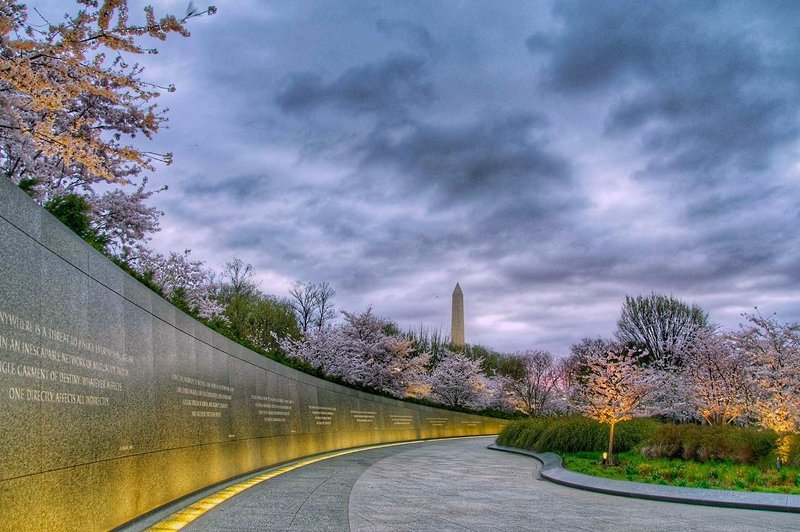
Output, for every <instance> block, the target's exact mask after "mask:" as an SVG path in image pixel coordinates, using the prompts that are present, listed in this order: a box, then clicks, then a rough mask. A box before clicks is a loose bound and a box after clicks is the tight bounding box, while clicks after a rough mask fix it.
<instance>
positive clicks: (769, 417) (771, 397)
mask: <svg viewBox="0 0 800 532" xmlns="http://www.w3.org/2000/svg"><path fill="white" fill-rule="evenodd" d="M745 318H746V320H747V322H748V323H747V324H743V325H742V328H741V330H740V331H739V333H738V334H737V335H735V337H734V339H735V344H736V347H737V349H738V350H739V351H740V352H741V353H742V354H743V356H744V357H746V359H747V360H748V362H749V370H750V374H751V375H752V387H753V391H754V396H753V401H752V411H753V414H754V415H755V417H756V419H757V420H758V422H759V424H761V425H762V426H764V427H767V428H770V429H772V430H774V431H775V432H777V433H778V434H780V435H781V442H779V453H780V454H782V456H781V458H782V459H784V460H785V459H786V454H787V453H788V449H786V446H787V445H788V437H787V436H788V435H789V434H790V433H792V432H798V431H800V324H798V323H793V324H781V323H779V322H778V321H777V320H776V319H775V318H774V317H773V316H770V317H766V318H765V317H763V316H761V315H760V314H758V313H756V314H746V315H745Z"/></svg>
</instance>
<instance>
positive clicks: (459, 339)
mask: <svg viewBox="0 0 800 532" xmlns="http://www.w3.org/2000/svg"><path fill="white" fill-rule="evenodd" d="M450 341H451V342H452V343H453V345H458V346H463V345H464V292H462V291H461V286H460V285H459V284H458V283H456V287H455V288H454V289H453V311H452V321H451V324H450Z"/></svg>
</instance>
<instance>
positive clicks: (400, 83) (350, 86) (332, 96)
mask: <svg viewBox="0 0 800 532" xmlns="http://www.w3.org/2000/svg"><path fill="white" fill-rule="evenodd" d="M431 95H432V90H431V85H430V84H429V83H428V82H427V80H426V78H425V61H424V60H422V59H420V58H418V57H414V56H409V55H393V56H390V57H388V58H386V59H384V60H383V61H380V62H373V63H368V64H365V65H362V66H358V67H353V68H350V69H348V70H346V71H345V72H344V73H342V75H340V76H339V77H338V78H336V79H335V80H333V81H331V82H328V83H326V82H325V81H324V80H323V78H322V77H321V76H319V75H318V74H315V73H298V74H292V75H291V77H290V78H289V81H288V83H287V84H286V86H285V87H284V88H282V89H281V90H280V91H279V92H278V94H277V95H276V96H275V103H276V104H277V105H278V106H279V107H280V108H281V110H283V111H284V112H291V113H302V112H306V111H311V110H314V109H316V108H319V107H324V106H331V107H334V108H338V109H341V110H344V111H348V112H357V113H381V114H384V113H387V112H392V111H397V110H398V109H402V108H404V107H405V106H407V105H413V104H419V103H423V102H425V101H427V100H428V99H430V98H431Z"/></svg>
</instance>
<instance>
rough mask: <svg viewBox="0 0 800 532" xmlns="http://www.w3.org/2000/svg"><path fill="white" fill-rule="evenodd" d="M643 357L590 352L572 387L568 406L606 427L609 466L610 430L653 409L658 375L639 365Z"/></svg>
mask: <svg viewBox="0 0 800 532" xmlns="http://www.w3.org/2000/svg"><path fill="white" fill-rule="evenodd" d="M643 356H644V355H643V354H642V353H639V352H636V351H633V350H630V349H620V350H616V351H614V350H612V351H606V352H605V353H590V354H588V355H587V356H586V358H585V359H584V363H585V365H586V371H585V373H584V374H583V375H581V376H580V377H579V378H578V379H577V380H576V382H575V384H574V385H573V387H572V389H571V390H570V394H569V401H570V403H571V404H572V405H573V406H574V407H575V408H576V409H577V410H578V411H579V412H581V413H582V414H583V415H585V416H586V417H588V418H591V419H594V420H596V421H599V422H600V423H604V424H606V425H608V426H609V438H608V460H609V462H610V463H613V452H614V428H615V426H616V425H617V423H619V422H620V421H626V420H628V419H632V418H634V417H636V416H642V415H647V414H649V413H651V412H653V411H654V409H655V408H656V407H657V405H656V404H653V403H654V402H655V396H656V392H657V391H658V389H659V387H660V376H659V372H658V371H656V370H654V369H653V368H652V367H649V366H644V365H642V363H641V359H642V358H643Z"/></svg>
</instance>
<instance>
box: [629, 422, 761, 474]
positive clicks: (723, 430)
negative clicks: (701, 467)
mask: <svg viewBox="0 0 800 532" xmlns="http://www.w3.org/2000/svg"><path fill="white" fill-rule="evenodd" d="M776 440H777V435H776V434H775V433H774V432H773V431H770V430H760V429H755V428H743V427H732V426H729V425H723V426H715V427H712V426H708V425H702V426H701V425H673V424H665V425H662V426H661V427H659V428H658V429H657V430H655V431H654V432H653V433H652V435H651V436H650V438H649V441H648V442H647V445H646V446H645V447H644V448H643V449H642V454H643V455H644V456H646V457H648V458H682V459H684V460H696V461H698V462H708V461H712V460H721V461H724V460H730V461H732V462H734V463H737V464H752V463H755V462H756V461H757V460H758V459H760V458H763V457H766V456H768V455H769V454H770V453H771V452H772V450H773V449H774V448H775V442H776Z"/></svg>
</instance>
